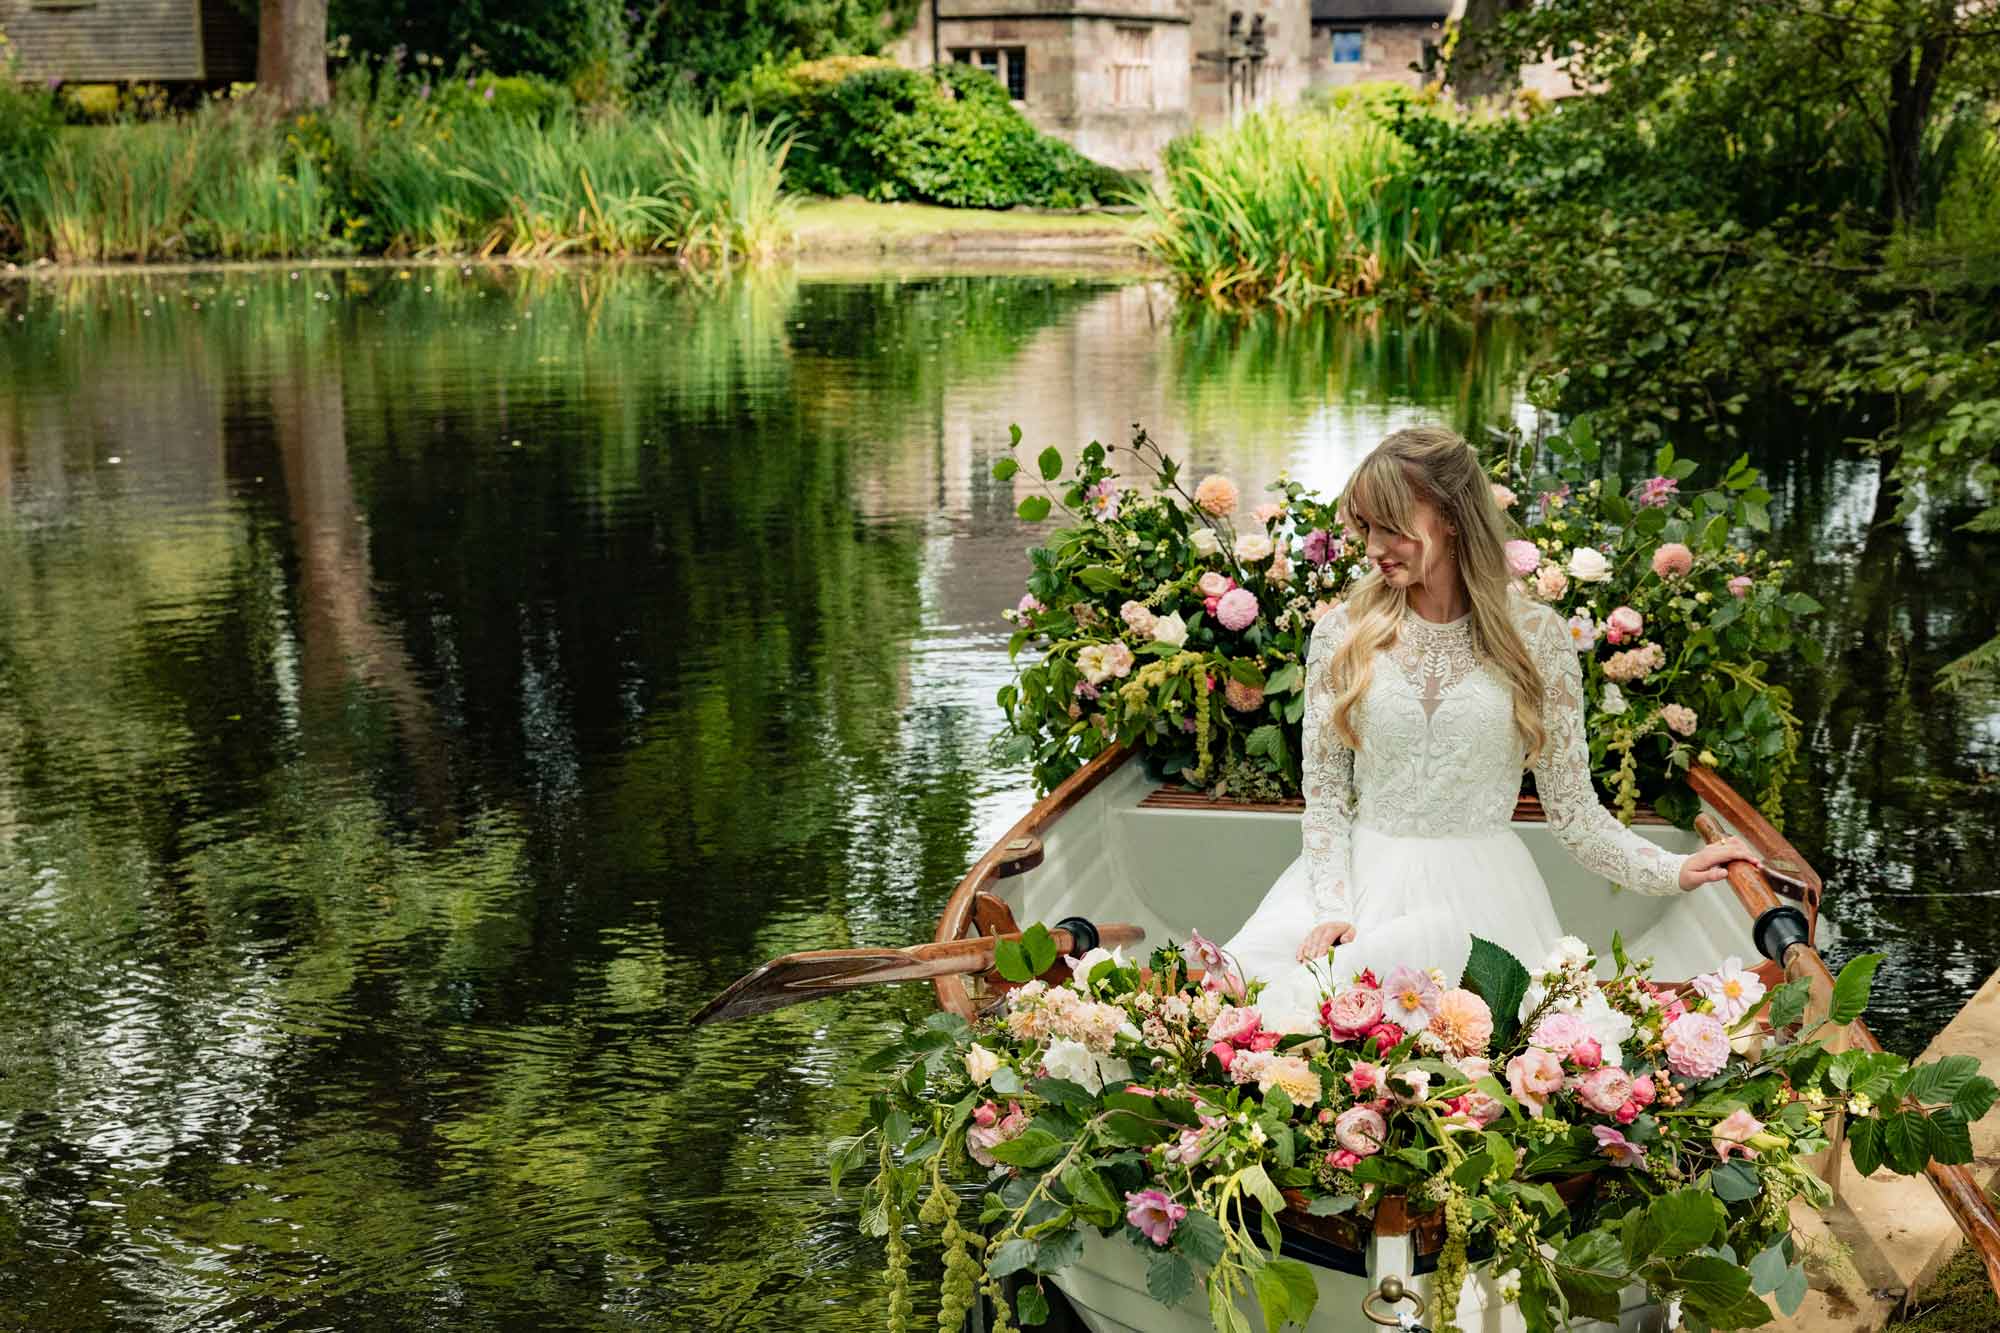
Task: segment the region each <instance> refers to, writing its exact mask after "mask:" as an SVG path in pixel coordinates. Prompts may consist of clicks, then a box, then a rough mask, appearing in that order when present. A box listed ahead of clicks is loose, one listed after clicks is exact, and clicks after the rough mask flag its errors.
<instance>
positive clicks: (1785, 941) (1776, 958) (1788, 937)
mask: <svg viewBox="0 0 2000 1333" xmlns="http://www.w3.org/2000/svg"><path fill="white" fill-rule="evenodd" d="M1810 937H1811V927H1810V926H1808V925H1807V924H1806V914H1805V913H1804V912H1801V911H1800V910H1799V909H1798V908H1796V907H1793V906H1792V905H1791V904H1789V903H1779V904H1778V905H1777V906H1776V907H1770V908H1766V909H1765V910H1764V911H1763V912H1762V913H1761V914H1760V915H1759V916H1758V917H1757V924H1755V925H1753V926H1752V927H1750V938H1751V939H1752V940H1754V941H1755V942H1756V945H1757V952H1758V953H1761V954H1763V955H1764V956H1765V957H1766V958H1768V959H1770V960H1771V961H1772V962H1774V963H1776V964H1778V965H1779V966H1780V967H1782V966H1784V962H1785V952H1786V950H1788V949H1790V948H1791V947H1792V946H1793V945H1794V944H1805V943H1807V942H1808V941H1809V940H1810Z"/></svg>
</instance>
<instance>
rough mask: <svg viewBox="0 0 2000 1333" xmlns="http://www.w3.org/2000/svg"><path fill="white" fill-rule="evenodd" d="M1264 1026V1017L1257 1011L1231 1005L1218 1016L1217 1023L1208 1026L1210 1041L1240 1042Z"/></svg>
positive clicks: (1216, 1017)
mask: <svg viewBox="0 0 2000 1333" xmlns="http://www.w3.org/2000/svg"><path fill="white" fill-rule="evenodd" d="M1263 1026H1264V1016H1263V1015H1262V1014H1260V1013H1258V1012H1257V1010H1256V1009H1254V1008H1239V1007H1238V1006H1236V1005H1230V1006H1228V1007H1226V1008H1225V1009H1223V1011H1222V1012H1221V1013H1219V1014H1217V1015H1216V1016H1215V1021H1214V1022H1213V1023H1210V1024H1209V1025H1208V1039H1209V1040H1210V1041H1236V1042H1240V1041H1242V1040H1243V1039H1244V1038H1245V1037H1248V1036H1250V1035H1251V1034H1253V1033H1255V1032H1256V1031H1257V1029H1259V1028H1261V1027H1263Z"/></svg>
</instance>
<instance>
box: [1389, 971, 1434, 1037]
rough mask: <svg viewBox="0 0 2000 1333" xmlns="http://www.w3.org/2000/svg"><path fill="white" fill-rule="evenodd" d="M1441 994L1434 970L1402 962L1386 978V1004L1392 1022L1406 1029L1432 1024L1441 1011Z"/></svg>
mask: <svg viewBox="0 0 2000 1333" xmlns="http://www.w3.org/2000/svg"><path fill="white" fill-rule="evenodd" d="M1438 994H1439V992H1438V984H1437V982H1436V981H1435V980H1433V979H1432V977H1431V974H1430V973H1428V972H1422V971H1419V970H1418V969H1416V968H1414V967H1408V966H1403V965H1398V966H1396V967H1392V968H1390V969H1389V975H1388V977H1387V978H1385V979H1384V980H1383V982H1382V1008H1383V1010H1384V1011H1385V1012H1386V1013H1387V1014H1388V1015H1389V1021H1390V1022H1392V1023H1397V1024H1399V1025H1401V1026H1402V1027H1404V1028H1406V1029H1412V1028H1423V1027H1428V1026H1430V1021H1431V1015H1432V1014H1434V1013H1436V1012H1437V1003H1438Z"/></svg>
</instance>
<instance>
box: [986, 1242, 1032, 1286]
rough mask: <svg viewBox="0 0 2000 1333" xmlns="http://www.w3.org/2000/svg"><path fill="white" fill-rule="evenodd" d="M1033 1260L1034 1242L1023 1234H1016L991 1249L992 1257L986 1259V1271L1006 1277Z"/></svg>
mask: <svg viewBox="0 0 2000 1333" xmlns="http://www.w3.org/2000/svg"><path fill="white" fill-rule="evenodd" d="M1033 1262H1035V1242H1033V1241H1031V1240H1029V1239H1027V1238H1026V1237H1025V1236H1016V1237H1015V1238H1014V1239H1012V1240H1010V1241H1008V1242H1006V1243H1005V1244H1003V1245H1002V1246H1001V1247H1000V1248H999V1249H997V1250H995V1251H993V1257H992V1258H991V1259H988V1260H987V1261H986V1272H987V1273H988V1275H990V1276H992V1277H1006V1276H1008V1275H1009V1274H1011V1273H1018V1272H1020V1271H1021V1270H1022V1269H1024V1268H1026V1267H1027V1266H1028V1265H1029V1264H1032V1263H1033Z"/></svg>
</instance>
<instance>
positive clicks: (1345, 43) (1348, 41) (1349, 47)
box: [1333, 30, 1361, 65]
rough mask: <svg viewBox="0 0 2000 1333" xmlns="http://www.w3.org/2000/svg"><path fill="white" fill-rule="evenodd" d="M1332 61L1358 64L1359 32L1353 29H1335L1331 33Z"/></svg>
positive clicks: (1359, 56)
mask: <svg viewBox="0 0 2000 1333" xmlns="http://www.w3.org/2000/svg"><path fill="white" fill-rule="evenodd" d="M1333 63H1334V64H1336V65H1358V64H1360V63H1361V34H1360V33H1358V32H1354V31H1351V30H1350V31H1336V32H1335V33H1334V34H1333Z"/></svg>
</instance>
